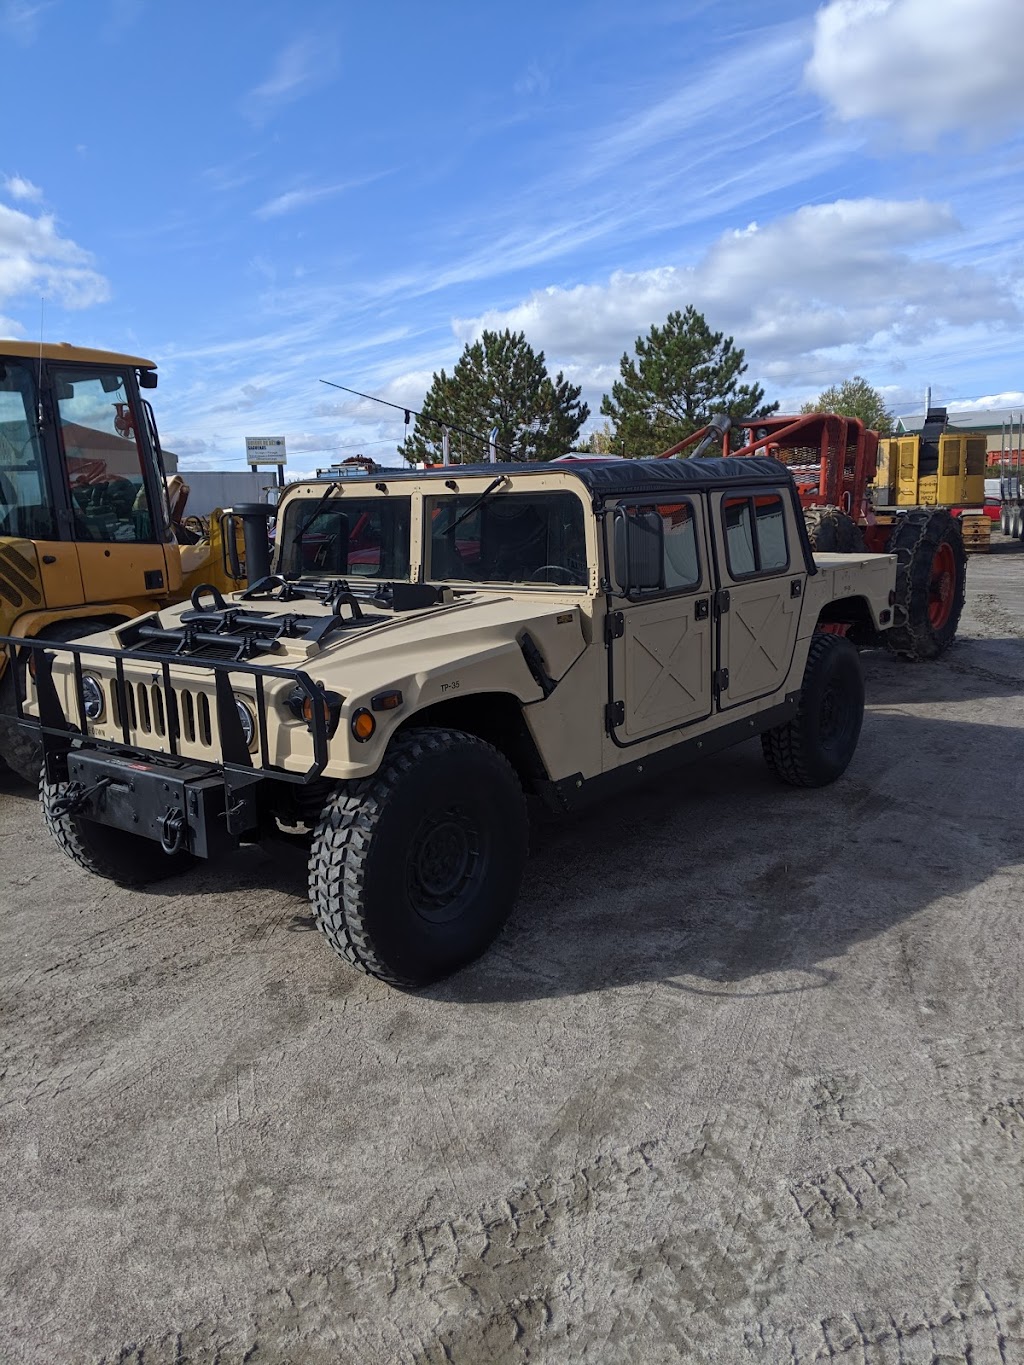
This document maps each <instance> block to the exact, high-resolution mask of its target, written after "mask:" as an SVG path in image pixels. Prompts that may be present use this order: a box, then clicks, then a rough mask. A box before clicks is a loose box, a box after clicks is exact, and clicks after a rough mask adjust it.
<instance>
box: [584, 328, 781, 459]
mask: <svg viewBox="0 0 1024 1365" xmlns="http://www.w3.org/2000/svg"><path fill="white" fill-rule="evenodd" d="M635 349H636V361H635V362H634V361H633V360H632V359H630V357H629V356H628V355H624V356H623V357H622V360H621V362H620V367H619V368H620V371H621V374H622V378H621V380H616V382H615V383H614V384H613V385H612V391H611V394H610V395H609V394H605V396H604V398H603V399H602V400H601V411H602V413H604V415H605V416H606V417H610V418H611V421H612V425H613V428H614V437H613V444H612V449H613V450H614V451H615V453H616V454H622V455H632V456H644V455H658V454H660V452H661V451H663V450H666V449H667V448H668V447H669V446H673V445H675V444H676V443H677V442H678V441H682V440H684V439H685V438H686V437H687V436H690V435H692V434H693V432H695V431H698V430H699V429H700V428H701V427H702V426H705V425H706V424H707V422H708V421H709V420H710V419H711V417H712V416H714V414H715V413H718V412H724V413H728V414H729V416H730V417H733V418H734V419H738V418H743V417H767V416H768V415H769V414H770V413H773V412H775V411H776V410H777V409H778V406H779V405H778V403H770V404H765V403H764V401H763V400H764V389H763V388H762V387H761V386H760V384H740V383H739V380H740V377H741V376H742V375H743V374H745V373H746V369H747V366H746V363H745V361H744V358H743V351H742V350H740V349H739V348H738V347H736V346H735V345H734V344H733V339H732V337H726V336H723V334H722V333H721V332H712V331H711V329H710V327H709V326H708V324H707V322H706V321H705V318H704V315H703V313H698V312H697V310H696V309H695V308H694V307H692V305H690V306H687V308H686V310H685V311H684V312H682V313H680V312H679V311H678V310H677V311H676V312H674V313H670V314H669V316H668V319H667V321H666V323H665V325H664V327H652V328H651V330H650V332H649V333H648V334H647V337H646V338H644V337H637V339H636V348H635Z"/></svg>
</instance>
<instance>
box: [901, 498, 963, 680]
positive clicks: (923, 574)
mask: <svg viewBox="0 0 1024 1365" xmlns="http://www.w3.org/2000/svg"><path fill="white" fill-rule="evenodd" d="M886 549H887V550H888V552H889V553H890V554H895V555H896V556H897V563H896V602H895V613H894V619H895V625H894V626H893V627H892V629H891V630H887V631H884V632H883V636H884V639H885V643H886V645H887V646H888V648H889V649H891V650H892V651H893V652H894V653H895V654H901V655H902V656H903V657H904V658H907V659H937V658H938V657H939V655H940V654H942V653H943V652H944V651H945V650H946V649H947V648H948V647H949V646H950V645H951V644H952V642H953V639H954V637H955V636H956V628H957V626H958V625H959V623H960V613H961V612H962V611H963V609H964V597H965V595H966V591H967V551H966V550H965V549H964V538H963V532H962V531H961V529H960V523H959V522H958V521H956V520H955V519H954V518H953V517H951V516H950V514H949V513H948V512H928V511H925V510H921V511H915V512H908V513H907V514H906V515H905V516H903V517H901V518H900V520H899V521H898V522H897V524H896V527H895V529H894V530H893V533H892V535H891V536H890V537H889V543H888V545H887V546H886Z"/></svg>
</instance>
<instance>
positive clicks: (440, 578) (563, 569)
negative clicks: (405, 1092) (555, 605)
mask: <svg viewBox="0 0 1024 1365" xmlns="http://www.w3.org/2000/svg"><path fill="white" fill-rule="evenodd" d="M478 502H479V506H477V507H475V508H474V510H472V511H470V509H471V508H473V507H474V503H478ZM467 513H468V515H467ZM424 518H425V524H426V526H427V536H428V539H429V546H430V562H429V565H428V567H427V573H428V575H429V577H430V579H431V580H432V581H434V582H445V581H448V580H465V581H468V582H471V583H538V584H544V583H547V584H553V585H561V586H570V585H572V586H580V587H585V586H586V584H587V543H586V535H585V532H584V529H583V504H582V502H581V501H580V499H579V498H578V497H576V495H575V494H573V493H517V492H513V493H498V494H496V495H494V496H492V497H489V498H487V499H485V500H483V501H481V500H480V498H479V495H466V496H459V497H445V498H427V499H426V502H425V511H424Z"/></svg>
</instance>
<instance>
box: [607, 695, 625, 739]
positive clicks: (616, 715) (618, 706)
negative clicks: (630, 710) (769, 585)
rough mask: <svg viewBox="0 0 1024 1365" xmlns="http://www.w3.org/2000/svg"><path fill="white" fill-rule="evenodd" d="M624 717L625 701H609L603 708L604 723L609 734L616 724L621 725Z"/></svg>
mask: <svg viewBox="0 0 1024 1365" xmlns="http://www.w3.org/2000/svg"><path fill="white" fill-rule="evenodd" d="M625 719H626V703H625V702H624V701H610V702H609V703H608V705H607V706H606V707H605V708H604V723H605V728H606V729H607V731H608V733H609V734H611V732H612V731H613V730H614V729H615V727H616V726H617V725H622V724H623V722H624V721H625Z"/></svg>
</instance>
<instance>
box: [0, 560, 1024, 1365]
mask: <svg viewBox="0 0 1024 1365" xmlns="http://www.w3.org/2000/svg"><path fill="white" fill-rule="evenodd" d="M996 540H997V545H996V552H994V553H993V554H992V555H991V556H988V557H978V558H975V559H973V560H972V561H971V568H970V594H969V603H968V612H967V614H966V615H965V618H964V621H963V625H962V629H961V639H960V641H959V642H958V643H957V644H956V645H955V646H954V647H953V648H952V649H951V650H950V652H949V653H948V655H947V656H946V657H945V659H944V660H943V661H941V662H940V663H938V664H933V665H921V666H917V667H912V666H907V665H904V664H900V663H898V662H896V661H894V660H892V659H889V658H888V657H884V656H881V655H877V656H876V655H871V656H865V664H866V671H867V677H868V701H869V715H868V717H867V719H866V722H865V727H864V731H863V736H862V740H861V745H860V749H859V751H858V753H857V756H856V759H855V761H854V763H853V765H852V767H851V769H850V771H849V772H848V773H847V775H846V777H845V778H844V779H843V780H842V781H840V782H839V783H838V784H836V785H835V786H834V787H832V788H829V789H827V790H825V791H823V792H810V793H805V792H797V791H790V790H787V789H784V788H781V787H779V786H778V785H776V783H775V782H774V781H773V779H772V778H771V777H770V775H769V774H768V772H767V770H766V768H765V767H764V765H763V763H762V760H761V757H760V753H759V750H758V748H757V747H756V746H755V745H745V746H743V747H742V748H739V749H736V750H734V751H732V752H731V753H729V754H727V755H726V756H724V757H723V758H719V759H716V760H711V761H707V762H705V763H704V764H703V765H701V766H698V767H695V768H690V769H685V770H683V771H682V773H681V774H680V775H679V776H677V777H675V778H673V779H671V780H666V781H664V782H661V783H659V784H658V785H654V786H651V787H649V788H647V789H646V790H644V791H642V792H640V793H639V794H637V795H635V796H633V797H631V798H630V799H629V801H628V802H625V803H623V804H621V805H617V806H610V807H603V808H601V809H600V810H598V811H597V812H596V813H595V814H593V815H590V816H588V817H587V818H585V819H579V820H577V821H575V822H573V823H571V824H565V825H562V826H556V827H554V828H547V829H544V830H541V831H540V832H538V834H537V835H536V837H535V848H534V857H533V859H532V861H531V864H530V868H529V872H528V875H527V880H526V885H525V889H524V892H523V895H522V897H521V900H520V903H519V907H518V910H517V912H516V914H515V916H514V919H513V921H512V923H511V924H510V926H509V928H508V929H507V931H506V932H505V934H504V935H503V936H502V938H501V940H500V941H499V943H498V945H497V946H496V948H495V949H494V950H492V951H491V952H490V954H489V955H488V956H487V957H486V958H485V959H484V960H483V961H481V962H480V963H479V964H477V965H476V966H475V967H473V968H471V969H469V970H467V971H465V972H463V973H462V974H461V975H460V976H459V977H458V978H456V979H455V980H453V981H451V982H449V983H447V984H446V985H445V986H443V987H442V988H439V989H435V990H432V991H429V992H427V993H425V994H420V995H406V994H400V993H398V992H396V991H392V990H389V989H387V988H386V987H384V986H382V985H380V984H379V983H377V982H375V981H372V980H369V979H366V978H363V977H361V976H359V975H358V974H356V973H355V972H352V971H350V970H348V969H347V968H345V967H344V966H343V965H342V964H341V963H340V962H339V961H337V960H336V959H335V958H334V957H333V956H332V955H331V953H330V952H329V950H328V949H327V948H326V945H325V944H323V943H322V941H321V940H320V937H319V935H318V934H317V933H316V932H315V931H310V926H309V922H308V920H307V918H306V903H305V900H304V884H303V883H304V871H303V862H302V858H301V856H300V855H299V854H298V853H297V852H294V851H292V850H287V851H285V852H283V853H278V852H275V854H274V856H273V858H271V857H269V856H268V855H267V854H265V853H263V852H260V851H256V850H249V851H245V852H243V853H240V854H239V855H237V856H236V857H234V858H233V859H232V860H231V861H230V862H228V863H225V864H222V865H220V866H218V867H216V868H212V869H209V870H203V871H200V872H197V873H194V874H190V875H188V876H187V877H182V878H179V879H177V880H176V881H173V882H170V883H166V884H164V885H162V886H161V887H159V888H158V889H155V890H154V891H152V892H150V893H147V894H137V893H136V894H132V893H127V892H123V891H120V890H117V889H116V888H114V887H112V886H110V885H108V884H106V883H104V882H102V881H98V880H94V879H92V878H90V877H88V876H87V875H85V874H84V873H80V872H79V871H78V870H77V869H75V868H74V867H73V866H72V865H71V864H70V863H68V862H66V861H65V860H64V859H63V858H61V857H60V856H59V855H58V854H57V853H56V851H55V850H54V849H53V847H51V845H50V843H49V840H48V839H47V838H46V837H45V836H44V834H43V831H42V827H41V823H40V819H39V815H38V812H37V809H36V805H35V801H34V800H33V799H30V796H29V795H28V794H27V793H26V792H25V791H24V789H22V788H20V787H19V786H17V785H16V784H15V783H14V782H13V780H10V779H0V782H4V783H5V785H2V786H0V863H2V866H0V872H2V885H3V887H4V899H5V902H6V913H5V915H4V916H3V921H2V926H0V936H2V938H0V981H2V987H0V1019H2V1034H0V1047H2V1060H0V1076H2V1085H0V1137H2V1151H3V1154H4V1165H5V1171H4V1179H3V1183H2V1187H0V1265H2V1272H3V1275H2V1286H3V1287H2V1290H0V1359H2V1360H3V1361H4V1362H5V1363H7V1362H10V1363H11V1365H13V1363H14V1362H33V1363H34V1362H40V1363H41V1365H53V1362H77V1361H88V1362H97V1361H104V1362H108V1363H109V1365H113V1362H119V1365H128V1363H129V1362H131V1365H161V1363H162V1362H168V1365H170V1362H176V1365H183V1363H184V1362H200V1361H201V1362H214V1361H219V1362H222V1363H223V1365H228V1362H235V1361H243V1360H245V1361H254V1362H274V1363H277V1362H297V1363H298V1362H307V1361H309V1362H319V1361H340V1362H348V1361H358V1362H360V1365H376V1362H395V1361H401V1362H410V1365H411V1363H412V1362H416V1363H417V1365H442V1363H444V1362H447V1363H448V1365H490V1363H491V1362H495V1363H496V1365H505V1362H510V1363H511V1362H518V1361H531V1362H534V1361H545V1362H553V1363H556V1365H563V1363H564V1362H571V1361H600V1362H605V1361H607V1362H616V1365H618V1363H619V1362H643V1365H656V1363H657V1362H662V1361H664V1362H670V1361H672V1362H675V1361H705V1360H707V1361H716V1362H718V1361H725V1362H732V1361H736V1362H749V1365H757V1363H758V1362H776V1361H779V1362H790V1365H802V1363H804V1362H811V1361H817V1360H825V1359H827V1360H839V1361H844V1362H851V1363H852V1362H856V1363H857V1365H888V1363H889V1362H894V1363H895V1362H900V1363H901V1365H917V1362H921V1365H926V1363H927V1365H931V1363H932V1362H936V1361H941V1362H943V1365H951V1363H952V1362H964V1363H965V1365H997V1363H998V1362H1003V1363H1004V1365H1005V1363H1006V1362H1024V1312H1022V1308H1024V1288H1022V1277H1024V1179H1022V1177H1024V1161H1022V1158H1024V1027H1022V1004H1021V1001H1022V995H1021V967H1022V958H1024V950H1022V946H1021V945H1022V935H1021V907H1022V899H1024V896H1022V893H1024V781H1022V776H1021V774H1022V772H1024V743H1022V738H1024V735H1022V731H1024V713H1022V706H1021V695H1022V692H1024V646H1022V641H1024V553H1021V552H1020V549H1019V547H1017V546H1013V545H1010V544H1009V543H1008V542H1005V541H1003V540H1002V539H1001V538H1000V537H997V538H996Z"/></svg>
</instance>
